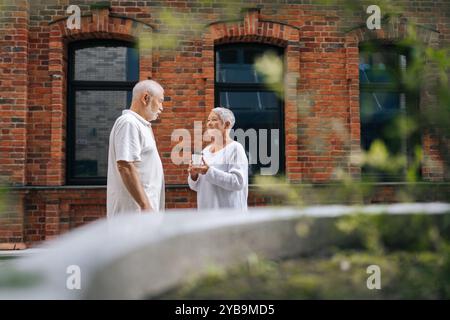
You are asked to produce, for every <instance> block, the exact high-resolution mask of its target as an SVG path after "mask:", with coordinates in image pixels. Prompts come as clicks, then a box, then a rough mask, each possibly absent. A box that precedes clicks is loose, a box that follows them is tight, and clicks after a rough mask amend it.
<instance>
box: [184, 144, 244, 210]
mask: <svg viewBox="0 0 450 320" xmlns="http://www.w3.org/2000/svg"><path fill="white" fill-rule="evenodd" d="M209 149H210V146H207V147H206V148H205V149H203V158H204V159H205V161H206V162H207V163H208V165H209V169H208V172H207V173H206V174H205V175H202V174H199V175H198V178H197V180H196V181H193V180H192V179H191V176H189V177H188V183H189V187H190V188H191V189H192V190H194V191H197V208H198V209H212V208H232V209H241V210H244V211H245V210H247V197H248V159H247V155H246V154H245V150H244V147H242V145H241V144H240V143H239V142H236V141H233V142H231V143H229V144H228V145H226V146H225V147H224V148H222V149H221V150H219V151H217V152H214V153H212V152H210V151H209Z"/></svg>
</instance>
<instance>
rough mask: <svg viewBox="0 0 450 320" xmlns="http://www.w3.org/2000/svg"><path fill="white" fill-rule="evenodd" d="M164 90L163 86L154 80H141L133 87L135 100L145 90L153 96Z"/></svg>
mask: <svg viewBox="0 0 450 320" xmlns="http://www.w3.org/2000/svg"><path fill="white" fill-rule="evenodd" d="M163 91H164V89H163V87H162V86H161V85H160V84H159V83H158V82H156V81H154V80H143V81H139V82H138V83H136V85H135V86H134V88H133V100H134V99H135V98H137V97H138V96H140V95H141V94H142V93H144V92H148V93H150V94H151V95H152V96H154V95H156V94H158V93H160V92H163Z"/></svg>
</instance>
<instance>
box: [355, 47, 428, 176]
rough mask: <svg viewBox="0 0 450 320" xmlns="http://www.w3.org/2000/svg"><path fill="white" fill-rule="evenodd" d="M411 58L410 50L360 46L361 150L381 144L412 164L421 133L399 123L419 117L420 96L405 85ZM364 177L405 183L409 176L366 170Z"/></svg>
mask: <svg viewBox="0 0 450 320" xmlns="http://www.w3.org/2000/svg"><path fill="white" fill-rule="evenodd" d="M410 55H411V52H410V50H409V49H408V48H405V47H400V46H395V45H390V44H389V45H388V44H379V43H365V44H363V45H361V46H360V56H359V60H360V61H359V82H360V115H361V148H362V149H363V150H364V151H367V150H369V148H370V146H371V144H372V143H373V142H374V141H376V140H380V141H382V142H383V143H384V144H385V146H386V147H387V149H388V151H389V153H390V154H391V155H406V156H407V157H406V158H407V160H408V161H411V160H412V158H413V154H414V148H415V146H417V145H420V132H419V130H413V131H411V132H408V130H404V129H405V126H401V125H399V121H401V120H404V119H407V118H410V119H414V118H416V116H417V114H418V107H417V106H418V103H417V101H418V94H417V92H414V91H411V90H408V88H407V86H406V85H405V76H406V73H405V72H406V69H407V67H408V66H409V63H410ZM404 123H408V122H404ZM402 128H403V130H401V129H402ZM419 171H420V170H419ZM418 173H419V172H418ZM362 174H363V175H365V176H367V177H369V176H372V177H376V178H377V179H378V180H380V181H401V180H404V179H405V174H406V172H404V171H403V172H398V171H395V172H389V171H387V170H380V169H374V168H369V167H367V166H364V167H363V168H362Z"/></svg>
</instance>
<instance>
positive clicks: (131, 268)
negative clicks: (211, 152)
mask: <svg viewBox="0 0 450 320" xmlns="http://www.w3.org/2000/svg"><path fill="white" fill-rule="evenodd" d="M355 212H361V213H366V214H376V213H386V214H392V215H401V214H416V213H427V214H443V213H448V212H450V204H443V203H429V204H419V203H416V204H396V205H385V206H384V205H373V206H365V207H348V206H322V207H309V208H305V209H279V208H263V209H256V208H255V209H252V210H250V212H248V213H239V212H227V211H215V212H208V213H198V212H197V211H192V210H178V211H170V212H167V213H165V214H155V215H126V216H121V217H118V218H117V219H113V220H109V221H106V220H101V221H96V222H93V223H91V224H90V225H87V226H85V227H81V228H79V229H77V230H75V231H73V232H70V233H68V234H66V235H64V236H61V237H60V238H58V239H55V240H52V241H49V242H48V243H46V244H45V245H44V246H42V247H41V248H42V249H45V251H42V252H41V253H39V254H36V255H30V256H28V257H25V258H21V259H14V260H13V261H12V262H11V263H9V264H8V265H9V267H7V268H4V270H0V279H2V277H3V279H4V278H5V277H7V276H8V274H7V272H12V273H14V276H15V277H17V276H23V277H28V278H30V277H31V278H34V279H37V280H35V281H32V283H31V284H30V285H22V286H21V287H19V288H12V287H6V286H3V287H0V298H2V299H36V298H37V299H141V298H144V297H152V296H155V295H158V294H160V293H161V292H163V291H165V290H167V289H169V288H171V287H174V286H176V285H179V284H180V283H181V282H182V281H184V280H186V279H187V278H188V277H191V276H195V275H201V274H203V273H204V272H205V271H206V270H207V269H208V267H209V266H211V265H214V266H221V267H225V268H226V267H229V266H232V265H235V264H238V263H242V262H244V261H245V260H246V259H247V257H248V256H249V255H250V254H255V253H256V254H257V255H259V256H261V257H265V258H270V259H274V258H283V257H289V256H292V255H299V254H312V253H315V252H317V251H319V250H321V249H323V248H327V247H329V246H330V245H339V244H345V242H346V241H349V239H348V238H346V237H345V236H343V235H342V234H341V235H337V234H336V233H333V232H330V230H331V229H330V227H331V226H332V225H334V219H335V218H336V217H338V216H341V215H346V214H351V213H355ZM302 224H303V225H305V224H306V225H307V226H308V229H309V231H308V232H307V233H302V232H299V229H302V228H299V226H302ZM72 265H76V266H78V267H79V268H80V271H81V274H80V276H81V289H80V290H76V289H75V290H69V289H67V287H66V281H67V279H68V277H69V276H70V274H68V273H67V268H68V267H69V266H72ZM0 283H1V281H0Z"/></svg>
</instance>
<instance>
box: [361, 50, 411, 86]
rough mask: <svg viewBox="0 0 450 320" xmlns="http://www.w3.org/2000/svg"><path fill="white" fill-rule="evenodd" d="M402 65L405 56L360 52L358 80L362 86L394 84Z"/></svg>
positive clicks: (382, 52) (390, 53)
mask: <svg viewBox="0 0 450 320" xmlns="http://www.w3.org/2000/svg"><path fill="white" fill-rule="evenodd" d="M404 63H405V56H404V55H399V54H397V53H395V52H394V53H393V52H386V51H380V52H361V53H360V56H359V80H360V82H361V83H362V84H370V83H396V82H398V81H399V80H400V78H399V75H400V71H401V69H402V67H404Z"/></svg>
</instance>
